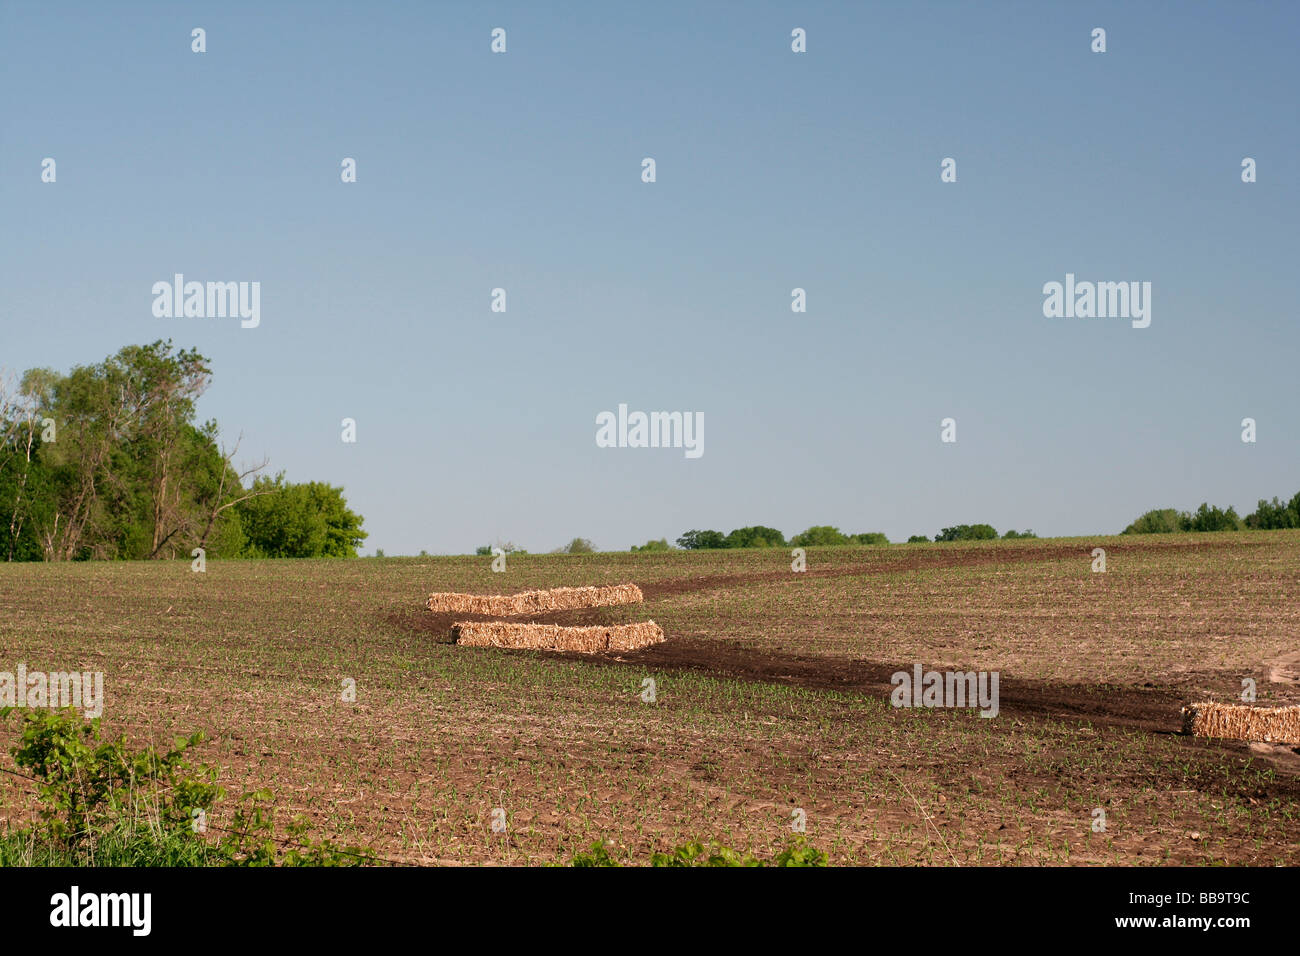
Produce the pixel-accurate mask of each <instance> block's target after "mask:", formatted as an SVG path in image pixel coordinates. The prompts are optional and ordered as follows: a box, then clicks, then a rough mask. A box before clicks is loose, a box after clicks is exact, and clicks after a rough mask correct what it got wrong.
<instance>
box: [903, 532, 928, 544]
mask: <svg viewBox="0 0 1300 956" xmlns="http://www.w3.org/2000/svg"><path fill="white" fill-rule="evenodd" d="M929 541H930V539H929V538H927V537H926V536H925V535H923V534H914V535H912V536H911V537H910V538H908V539H907V543H908V544H928V543H929Z"/></svg>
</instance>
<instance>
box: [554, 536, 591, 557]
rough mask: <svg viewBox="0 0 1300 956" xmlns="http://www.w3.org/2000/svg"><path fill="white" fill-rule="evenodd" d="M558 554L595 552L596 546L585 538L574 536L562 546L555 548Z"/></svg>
mask: <svg viewBox="0 0 1300 956" xmlns="http://www.w3.org/2000/svg"><path fill="white" fill-rule="evenodd" d="M557 552H558V553H559V554H595V553H596V546H595V545H594V544H592V543H591V541H589V540H588V539H587V538H574V539H573V540H572V541H570V542H569V543H568V544H566V545H565V546H564V547H562V548H559V549H557Z"/></svg>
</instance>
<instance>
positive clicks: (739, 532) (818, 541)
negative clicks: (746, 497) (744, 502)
mask: <svg viewBox="0 0 1300 956" xmlns="http://www.w3.org/2000/svg"><path fill="white" fill-rule="evenodd" d="M997 536H998V533H997V531H995V530H994V529H993V526H992V525H987V524H962V525H956V526H955V527H952V528H944V529H943V530H942V531H940V532H939V533H938V534H936V535H935V536H934V540H935V541H982V540H985V539H989V538H996V537H997ZM1003 537H1004V538H1033V537H1036V535H1035V534H1034V533H1033V532H1032V531H1008V532H1007V533H1006V534H1005V535H1003ZM929 540H930V539H929V538H927V537H925V536H924V535H912V537H910V538H908V539H907V543H908V544H915V543H918V542H922V541H929ZM855 544H856V545H877V544H889V538H887V537H885V535H884V533H883V532H880V531H863V532H859V533H858V534H845V533H844V532H843V531H841V530H840V529H839V528H836V527H834V526H832V525H828V524H819V525H813V526H812V527H811V528H809V529H807V530H806V531H801V532H799V533H798V534H796V535H795V536H794V537H792V538H791V539H790V540H789V541H787V540H786V538H785V535H784V534H782V533H781V532H780V531H777V530H776V529H775V528H768V527H766V526H764V525H751V526H750V527H747V528H737V529H735V530H734V531H732V532H731V533H730V534H723V533H722V532H721V531H687V532H686V533H685V534H683V535H682V536H681V537H680V538H678V539H677V547H679V548H683V549H685V550H687V551H704V550H718V549H723V548H811V547H825V546H831V547H834V546H845V545H855ZM672 549H673V546H672V545H671V544H669V543H668V539H667V538H660V539H659V540H658V541H647V542H646V543H645V544H643V545H633V546H632V550H633V551H671V550H672Z"/></svg>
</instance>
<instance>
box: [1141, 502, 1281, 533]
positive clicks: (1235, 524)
mask: <svg viewBox="0 0 1300 956" xmlns="http://www.w3.org/2000/svg"><path fill="white" fill-rule="evenodd" d="M1281 528H1300V492H1296V494H1295V495H1294V496H1293V497H1292V498H1291V500H1290V501H1282V500H1281V499H1279V498H1276V497H1275V498H1274V499H1273V500H1272V501H1265V500H1264V499H1263V498H1261V499H1259V503H1258V504H1257V505H1256V506H1255V510H1254V511H1252V512H1251V513H1250V514H1248V515H1246V517H1244V518H1242V517H1240V516H1239V515H1238V514H1237V511H1236V509H1235V508H1233V507H1232V506H1231V505H1229V506H1228V507H1227V508H1220V507H1218V506H1217V505H1211V504H1209V503H1208V502H1204V501H1203V502H1201V506H1200V507H1199V508H1197V509H1196V510H1195V511H1178V510H1177V509H1175V508H1155V509H1152V510H1151V511H1148V512H1146V513H1145V514H1143V515H1142V516H1141V517H1139V518H1138V519H1137V520H1136V521H1134V522H1133V523H1132V524H1131V525H1129V526H1128V527H1127V528H1125V529H1124V530H1123V531H1122V532H1120V533H1121V534H1172V533H1176V532H1194V531H1272V530H1277V529H1281Z"/></svg>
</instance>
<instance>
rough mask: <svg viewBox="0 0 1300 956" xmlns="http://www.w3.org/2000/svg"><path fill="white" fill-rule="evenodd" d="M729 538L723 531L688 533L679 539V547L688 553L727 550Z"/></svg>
mask: <svg viewBox="0 0 1300 956" xmlns="http://www.w3.org/2000/svg"><path fill="white" fill-rule="evenodd" d="M726 546H727V538H726V536H725V535H724V534H723V533H722V532H721V531H687V532H686V533H685V534H684V535H682V536H681V537H680V538H678V539H677V547H679V548H685V549H686V550H687V551H703V550H705V549H709V548H725V547H726Z"/></svg>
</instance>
